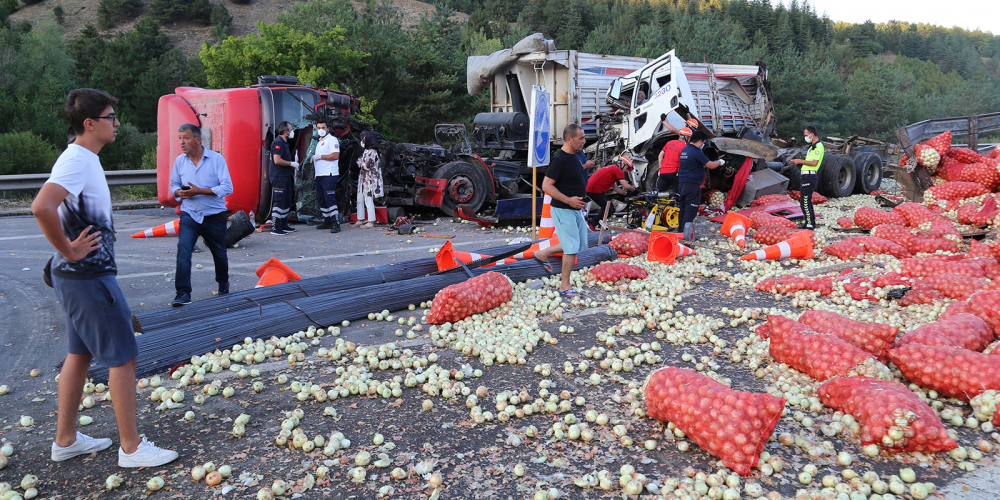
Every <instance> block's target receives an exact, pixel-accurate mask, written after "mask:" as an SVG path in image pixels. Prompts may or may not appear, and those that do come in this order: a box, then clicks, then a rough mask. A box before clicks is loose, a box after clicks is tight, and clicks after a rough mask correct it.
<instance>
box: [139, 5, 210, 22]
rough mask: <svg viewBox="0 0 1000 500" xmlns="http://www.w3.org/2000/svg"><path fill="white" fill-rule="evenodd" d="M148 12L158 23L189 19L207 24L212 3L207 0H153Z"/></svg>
mask: <svg viewBox="0 0 1000 500" xmlns="http://www.w3.org/2000/svg"><path fill="white" fill-rule="evenodd" d="M150 12H151V13H152V15H153V19H156V20H157V21H159V22H160V24H165V23H170V22H176V21H191V22H193V23H196V24H202V25H206V26H207V25H208V24H210V23H211V19H212V4H210V3H208V0H153V4H152V5H151V6H150Z"/></svg>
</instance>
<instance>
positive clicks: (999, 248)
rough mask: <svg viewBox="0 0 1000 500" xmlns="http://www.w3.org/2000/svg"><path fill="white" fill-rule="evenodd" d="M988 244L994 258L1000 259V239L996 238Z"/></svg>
mask: <svg viewBox="0 0 1000 500" xmlns="http://www.w3.org/2000/svg"><path fill="white" fill-rule="evenodd" d="M986 246H988V247H990V252H992V253H993V258H994V259H996V260H998V261H1000V240H996V241H994V242H993V243H990V244H989V245H986Z"/></svg>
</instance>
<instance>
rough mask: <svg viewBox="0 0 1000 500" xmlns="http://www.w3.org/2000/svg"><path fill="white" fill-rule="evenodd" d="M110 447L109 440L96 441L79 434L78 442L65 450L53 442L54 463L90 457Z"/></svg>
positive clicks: (77, 435)
mask: <svg viewBox="0 0 1000 500" xmlns="http://www.w3.org/2000/svg"><path fill="white" fill-rule="evenodd" d="M110 447H111V440H110V439H108V438H101V439H95V438H92V437H90V436H88V435H86V434H84V433H82V432H77V433H76V442H74V443H73V444H71V445H69V446H67V447H65V448H64V447H62V446H59V445H58V444H56V443H55V441H53V442H52V461H54V462H62V461H63V460H69V459H71V458H73V457H78V456H80V455H89V454H91V453H94V452H97V451H101V450H106V449H108V448H110Z"/></svg>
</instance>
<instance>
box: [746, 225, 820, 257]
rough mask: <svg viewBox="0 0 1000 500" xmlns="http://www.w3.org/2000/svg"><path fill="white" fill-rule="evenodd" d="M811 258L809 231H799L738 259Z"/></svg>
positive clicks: (811, 245)
mask: <svg viewBox="0 0 1000 500" xmlns="http://www.w3.org/2000/svg"><path fill="white" fill-rule="evenodd" d="M789 257H791V258H797V259H811V258H813V257H815V255H813V242H812V238H810V237H809V231H805V230H803V231H799V232H797V233H795V234H793V235H792V237H791V238H788V239H787V240H785V241H782V242H780V243H778V244H777V245H771V246H769V247H767V248H765V249H763V250H757V251H756V252H754V253H748V254H746V255H744V256H743V257H740V260H771V259H785V258H789Z"/></svg>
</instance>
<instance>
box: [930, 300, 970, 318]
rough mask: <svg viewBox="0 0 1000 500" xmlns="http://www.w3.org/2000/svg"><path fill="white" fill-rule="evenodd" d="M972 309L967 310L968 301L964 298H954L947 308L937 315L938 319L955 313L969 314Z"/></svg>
mask: <svg viewBox="0 0 1000 500" xmlns="http://www.w3.org/2000/svg"><path fill="white" fill-rule="evenodd" d="M971 313H972V311H970V310H969V303H968V302H966V301H964V300H956V301H955V302H952V303H951V305H950V306H948V308H947V309H945V310H944V312H943V313H941V316H938V319H945V318H950V317H952V316H954V315H956V314H971Z"/></svg>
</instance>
